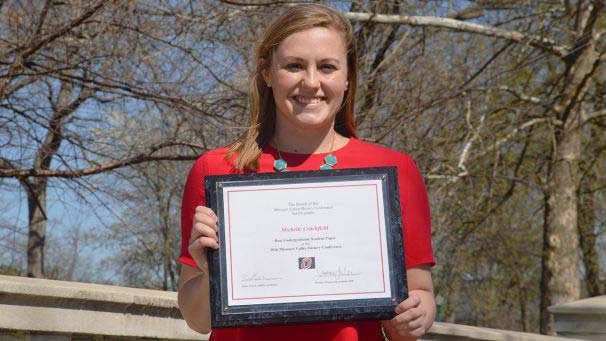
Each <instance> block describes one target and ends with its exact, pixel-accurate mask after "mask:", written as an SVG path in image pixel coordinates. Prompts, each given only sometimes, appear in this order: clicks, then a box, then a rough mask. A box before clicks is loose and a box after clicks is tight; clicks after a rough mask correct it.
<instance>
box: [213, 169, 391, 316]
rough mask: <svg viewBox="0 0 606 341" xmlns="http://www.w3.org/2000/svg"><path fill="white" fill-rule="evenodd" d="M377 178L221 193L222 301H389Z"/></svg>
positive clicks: (224, 189) (257, 302)
mask: <svg viewBox="0 0 606 341" xmlns="http://www.w3.org/2000/svg"><path fill="white" fill-rule="evenodd" d="M382 197H383V193H382V187H381V181H380V180H361V181H350V182H331V183H313V182H312V183H305V184H284V185H273V186H245V187H238V186H233V187H227V188H223V200H224V203H223V205H224V207H226V208H227V209H226V210H224V212H223V216H222V217H220V218H219V219H223V220H224V221H225V225H226V237H227V238H226V241H227V243H226V244H225V245H224V247H225V248H226V255H227V272H226V275H227V285H228V303H229V304H230V305H246V304H250V303H251V302H254V303H255V304H267V303H287V302H309V301H328V300H348V299H356V298H378V297H391V291H390V286H389V277H388V276H389V272H388V271H386V270H387V269H388V268H389V264H388V263H389V259H388V257H387V249H386V248H385V245H386V242H387V241H386V235H385V217H384V214H383V212H384V210H383V206H382V205H383V203H382V201H379V198H382Z"/></svg>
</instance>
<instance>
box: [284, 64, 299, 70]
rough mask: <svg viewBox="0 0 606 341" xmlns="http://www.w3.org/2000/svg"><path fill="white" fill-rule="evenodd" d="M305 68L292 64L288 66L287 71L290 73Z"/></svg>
mask: <svg viewBox="0 0 606 341" xmlns="http://www.w3.org/2000/svg"><path fill="white" fill-rule="evenodd" d="M302 68H303V66H302V65H301V64H299V63H290V64H288V65H286V70H289V71H298V70H301V69H302Z"/></svg>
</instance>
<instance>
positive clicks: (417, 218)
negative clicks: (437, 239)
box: [179, 138, 435, 341]
mask: <svg viewBox="0 0 606 341" xmlns="http://www.w3.org/2000/svg"><path fill="white" fill-rule="evenodd" d="M226 152H227V149H226V148H220V149H216V150H213V151H210V152H207V153H205V154H204V155H202V156H201V157H200V158H199V159H198V160H197V161H196V162H195V163H194V165H193V167H192V169H191V171H190V173H189V176H188V178H187V182H186V184H185V189H184V192H183V202H182V206H181V240H182V243H181V244H182V247H181V256H180V257H179V261H180V262H181V263H183V264H186V265H189V266H192V267H196V268H197V266H196V263H195V262H194V260H193V259H192V257H191V256H190V254H189V252H188V250H187V247H188V241H189V237H190V234H191V227H192V223H193V215H194V211H195V208H196V206H201V205H202V206H204V205H205V204H204V177H205V176H206V175H221V174H234V173H242V172H241V171H237V170H235V169H234V167H233V165H232V164H231V163H230V162H228V161H227V160H226V159H225V153H226ZM332 154H333V155H334V156H336V157H337V160H338V164H337V165H336V166H335V169H343V168H363V167H386V166H396V167H397V168H398V181H399V189H400V205H401V210H402V222H403V226H404V231H403V234H404V243H405V247H404V249H405V258H406V259H405V261H406V268H408V269H410V268H412V267H415V266H418V265H422V264H429V265H433V264H434V263H435V262H434V259H433V253H432V249H431V223H430V217H429V202H428V200H427V193H426V191H425V185H424V184H423V179H422V177H421V174H420V173H419V171H418V169H417V167H416V166H415V164H414V162H413V161H412V159H411V158H410V157H409V156H408V155H406V154H402V153H399V152H396V151H393V150H390V149H387V148H383V147H380V146H377V145H374V144H371V143H367V142H363V141H360V140H358V139H355V138H351V139H350V140H349V142H348V143H347V145H345V146H344V147H342V148H341V149H338V150H335V151H333V152H332ZM326 155H327V153H323V154H295V153H285V152H281V156H282V158H283V159H284V160H286V162H287V163H288V169H289V170H290V171H303V170H317V169H319V168H320V166H321V165H322V164H324V157H325V156H326ZM276 159H278V152H277V150H276V149H275V148H273V147H271V146H266V147H265V148H263V154H262V155H261V158H260V159H259V161H260V162H259V163H260V168H259V172H262V173H264V172H275V170H274V168H273V163H274V161H275V160H276ZM210 340H211V341H223V340H228V341H239V340H246V341H249V340H250V341H255V340H264V341H267V340H294V341H296V340H301V341H309V340H332V341H357V340H382V337H381V327H380V323H379V321H343V322H324V323H308V324H297V325H284V326H257V327H239V328H225V329H214V330H213V331H212V333H211V337H210Z"/></svg>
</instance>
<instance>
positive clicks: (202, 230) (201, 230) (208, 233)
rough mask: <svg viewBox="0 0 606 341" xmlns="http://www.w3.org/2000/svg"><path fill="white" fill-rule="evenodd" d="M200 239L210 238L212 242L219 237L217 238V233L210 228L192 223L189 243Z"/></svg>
mask: <svg viewBox="0 0 606 341" xmlns="http://www.w3.org/2000/svg"><path fill="white" fill-rule="evenodd" d="M200 237H207V238H212V239H214V240H218V239H219V237H218V236H217V231H216V230H215V229H213V228H212V227H210V226H208V225H206V224H203V223H194V226H193V227H192V231H191V236H190V238H189V240H190V242H191V241H193V240H195V239H198V238H200Z"/></svg>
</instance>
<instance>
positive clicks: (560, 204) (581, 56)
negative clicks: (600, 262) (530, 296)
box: [541, 0, 604, 335]
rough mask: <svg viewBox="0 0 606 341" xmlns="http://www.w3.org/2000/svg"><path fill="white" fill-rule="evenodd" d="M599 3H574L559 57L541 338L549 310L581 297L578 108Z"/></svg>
mask: <svg viewBox="0 0 606 341" xmlns="http://www.w3.org/2000/svg"><path fill="white" fill-rule="evenodd" d="M603 6H604V4H603V3H601V2H596V3H593V2H591V1H589V0H585V1H579V3H578V11H577V17H576V24H575V25H576V27H575V37H576V41H575V46H574V48H573V49H572V52H571V53H569V54H568V55H567V56H565V58H564V60H565V62H566V73H565V79H564V83H563V89H562V91H561V93H560V97H559V99H558V100H557V102H556V103H555V105H554V108H553V110H554V111H555V112H556V113H557V119H558V120H559V121H560V122H561V123H562V125H561V127H560V128H559V129H558V131H557V132H556V134H555V136H554V140H555V145H554V146H553V148H554V150H553V154H552V160H551V165H550V171H549V174H548V181H547V188H546V192H545V221H544V229H543V255H542V260H541V263H542V267H543V269H542V276H541V293H542V295H541V333H544V334H548V335H555V324H554V321H553V316H552V315H551V314H550V313H549V312H548V311H547V308H548V307H549V306H551V305H555V304H562V303H566V302H570V301H574V300H577V299H579V298H580V297H581V273H580V268H579V263H580V250H579V240H578V226H577V224H578V201H577V190H578V186H579V160H580V158H581V153H582V151H583V147H582V143H581V127H582V126H583V124H584V123H585V122H584V119H585V118H584V115H582V105H581V104H580V103H582V101H583V98H584V97H585V94H586V93H587V89H588V88H589V84H590V77H591V75H592V74H593V73H594V72H595V70H596V68H597V65H598V62H599V60H600V54H599V53H597V51H596V44H597V42H596V38H597V36H596V34H595V33H594V28H595V25H596V22H598V21H599V17H602V16H603V15H602V9H603Z"/></svg>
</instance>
